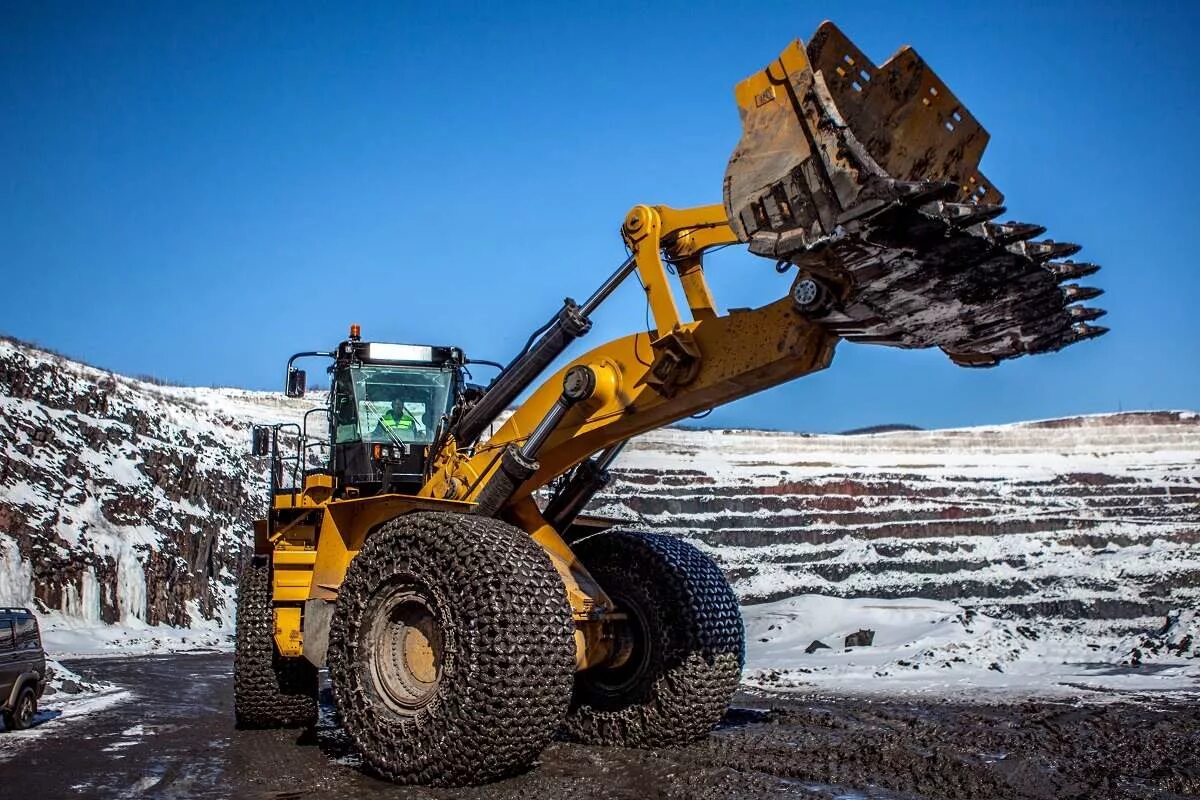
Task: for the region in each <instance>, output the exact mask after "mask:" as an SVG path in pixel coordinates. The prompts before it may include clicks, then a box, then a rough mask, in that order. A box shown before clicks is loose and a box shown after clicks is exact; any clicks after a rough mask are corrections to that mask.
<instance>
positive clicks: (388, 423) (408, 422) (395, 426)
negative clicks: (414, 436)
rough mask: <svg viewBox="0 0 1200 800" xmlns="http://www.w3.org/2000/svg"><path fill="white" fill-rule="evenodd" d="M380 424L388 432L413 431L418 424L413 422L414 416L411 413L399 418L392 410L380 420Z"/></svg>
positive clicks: (385, 413)
mask: <svg viewBox="0 0 1200 800" xmlns="http://www.w3.org/2000/svg"><path fill="white" fill-rule="evenodd" d="M379 422H380V424H382V425H383V427H385V428H387V429H388V430H402V431H411V430H412V429H413V428H414V427H415V426H416V422H414V421H413V418H412V415H411V414H410V413H409V412H407V411H406V412H404V414H403V415H402V416H400V417H399V418H397V417H396V416H395V415H394V414H393V413H392V410H391V409H390V408H389V409H388V410H387V411H385V412H384V414H383V416H382V417H380V418H379Z"/></svg>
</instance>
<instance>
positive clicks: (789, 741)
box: [0, 655, 1200, 800]
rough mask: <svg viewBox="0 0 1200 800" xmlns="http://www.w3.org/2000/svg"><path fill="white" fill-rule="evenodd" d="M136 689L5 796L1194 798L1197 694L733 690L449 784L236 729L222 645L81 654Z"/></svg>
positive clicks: (28, 750)
mask: <svg viewBox="0 0 1200 800" xmlns="http://www.w3.org/2000/svg"><path fill="white" fill-rule="evenodd" d="M70 666H71V667H72V668H73V669H75V670H76V671H78V672H81V673H84V674H85V675H87V676H94V677H96V678H102V679H105V680H109V681H113V682H115V683H118V684H121V685H123V686H127V687H129V688H130V689H131V690H132V692H133V699H131V700H130V701H128V702H125V703H122V704H120V705H117V706H115V707H113V708H112V709H110V710H108V711H105V712H101V713H98V714H96V715H93V716H89V717H83V718H76V719H65V718H64V719H59V720H56V719H51V720H48V721H46V722H44V723H43V724H42V727H43V729H42V730H41V731H40V733H39V735H36V736H32V737H28V738H21V739H20V740H19V741H18V740H16V739H13V740H10V741H8V742H4V740H3V734H0V789H2V791H0V796H4V797H14V798H43V797H44V798H63V797H86V798H124V797H163V798H224V797H230V798H239V799H240V798H274V799H275V800H305V799H306V798H314V799H315V798H322V800H324V798H335V797H336V798H346V799H347V800H353V799H354V798H472V800H474V799H476V798H478V799H480V800H482V798H488V799H489V800H490V799H491V798H536V800H551V799H552V798H559V797H564V798H565V797H569V798H573V799H574V798H578V800H587V799H588V798H680V799H682V798H727V797H736V798H776V797H780V798H782V797H787V798H887V799H889V800H899V799H901V798H904V799H905V800H907V799H909V798H1004V797H1014V798H1107V797H1136V798H1180V797H1198V796H1200V710H1197V708H1198V706H1197V703H1196V702H1195V700H1197V699H1200V695H1198V696H1197V697H1196V698H1192V699H1191V701H1185V700H1178V699H1176V700H1165V699H1151V698H1137V699H1131V700H1127V701H1123V702H1116V703H1107V704H1096V703H1094V702H1093V701H1082V700H1081V701H1077V702H1045V701H1037V702H1022V703H1010V704H998V705H972V704H964V703H959V702H947V701H937V700H927V699H920V700H914V699H883V700H879V699H876V700H871V699H864V698H850V697H830V696H819V695H812V696H801V695H787V696H780V695H769V696H768V695H758V696H751V695H739V697H738V698H737V699H736V702H735V707H734V708H733V709H732V710H731V711H730V713H729V714H728V715H727V717H726V720H725V722H724V724H723V725H722V726H721V728H720V729H719V730H717V731H716V732H715V733H714V734H713V735H712V736H711V737H709V738H708V739H707V740H705V741H703V742H700V743H698V744H695V745H693V746H690V747H686V748H677V749H674V748H673V749H664V750H654V751H639V750H624V749H617V748H596V747H581V746H578V745H572V744H566V743H555V744H553V745H551V746H550V747H549V748H548V749H547V750H546V751H545V753H544V754H543V757H542V759H541V761H540V763H539V764H538V765H537V766H536V767H535V768H534V769H532V770H531V771H529V772H528V773H526V774H524V775H521V776H519V777H517V778H514V779H511V780H508V781H505V782H502V783H499V784H494V785H491V786H488V787H482V788H479V789H472V790H463V791H450V790H430V789H421V788H404V787H396V786H392V785H390V784H385V783H383V782H381V781H378V780H376V779H375V778H372V777H371V776H370V775H368V774H366V773H364V772H363V770H362V769H361V761H360V759H359V758H358V756H357V754H356V753H354V751H353V749H352V748H351V747H350V746H349V744H348V742H347V741H346V739H345V737H344V736H342V735H341V732H340V731H339V730H338V728H337V727H336V726H335V725H334V720H333V714H332V709H331V708H330V707H329V696H328V691H326V692H325V694H324V703H325V708H324V710H323V713H322V721H321V724H320V726H319V727H318V729H317V730H316V731H315V732H308V733H297V732H283V731H265V732H264V731H235V730H234V729H233V724H232V719H233V697H232V689H231V685H232V682H231V679H230V674H231V671H232V658H231V657H229V656H227V655H203V656H199V655H191V656H172V657H154V658H151V657H144V658H138V659H123V660H101V661H84V662H74V663H72V664H71V665H70Z"/></svg>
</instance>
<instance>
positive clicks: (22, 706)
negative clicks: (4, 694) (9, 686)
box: [4, 686, 37, 731]
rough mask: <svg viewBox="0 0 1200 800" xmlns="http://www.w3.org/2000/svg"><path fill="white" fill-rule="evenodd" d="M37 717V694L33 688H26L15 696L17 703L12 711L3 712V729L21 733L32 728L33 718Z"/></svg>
mask: <svg viewBox="0 0 1200 800" xmlns="http://www.w3.org/2000/svg"><path fill="white" fill-rule="evenodd" d="M36 715H37V694H36V693H35V692H34V691H33V687H31V686H26V687H25V688H24V689H22V690H21V691H20V693H19V694H18V695H17V702H16V703H15V704H13V709H12V711H5V712H4V729H5V730H9V731H23V730H26V729H27V728H30V727H32V726H33V718H34V717H35V716H36Z"/></svg>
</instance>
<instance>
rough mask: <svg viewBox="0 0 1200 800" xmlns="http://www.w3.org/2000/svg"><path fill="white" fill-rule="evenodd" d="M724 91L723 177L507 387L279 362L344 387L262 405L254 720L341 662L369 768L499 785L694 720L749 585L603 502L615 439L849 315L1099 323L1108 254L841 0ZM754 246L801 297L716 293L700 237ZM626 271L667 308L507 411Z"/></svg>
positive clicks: (1069, 328)
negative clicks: (741, 303)
mask: <svg viewBox="0 0 1200 800" xmlns="http://www.w3.org/2000/svg"><path fill="white" fill-rule="evenodd" d="M734 94H735V99H736V102H737V106H738V109H739V112H740V114H741V121H742V128H743V132H742V137H741V140H740V141H739V142H738V144H737V146H736V148H735V149H734V151H733V155H732V157H731V158H730V160H729V164H728V168H727V171H726V174H725V179H724V191H723V202H721V203H719V204H714V205H710V206H703V207H699V208H688V209H676V208H671V207H668V206H663V205H655V206H651V205H638V206H635V207H634V208H632V209H631V210H630V211H629V213H628V214H627V215H626V216H625V219H624V223H623V225H622V229H621V234H622V238H623V240H624V244H625V247H626V249H627V253H628V258H627V259H625V260H624V261H623V263H621V265H620V266H619V267H618V268H617V269H616V271H615V272H613V273H612V274H611V275H610V276H609V277H608V278H607V279H605V280H604V281H603V282H602V283H600V285H599V286H598V287H597V288H595V290H594V291H593V292H592V294H591V295H590V296H588V297H587V298H586V299H585V300H584V301H583V302H579V303H577V302H575V301H574V300H572V299H567V300H565V301H564V303H563V306H562V307H561V308H560V309H558V310H557V311H556V312H555V313H554V314H553V316H552V317H551V318H550V319H549V320H548V321H547V322H546V323H545V324H544V325H543V326H541V327H540V328H539V329H537V330H536V331H534V332H533V334H532V335H531V336H530V337H529V340H528V342H527V343H526V344H525V346H524V347H523V348H522V349H521V351H520V352H519V353H517V354H516V355H515V356H513V357H512V359H511V360H510V361H509V362H508V363H507V364H506V365H500V364H494V366H496V367H501V369H500V372H499V373H498V375H497V377H496V378H495V379H494V380H492V381H491V383H490V384H489V385H488V386H486V387H482V386H476V385H473V384H472V383H470V382H469V380H468V377H467V375H468V372H467V370H468V366H469V365H471V364H473V363H477V362H474V361H472V360H471V359H470V358H468V357H467V356H466V355H465V354H464V353H463V351H462V350H460V349H458V348H455V347H450V346H427V345H413V344H394V343H381V342H371V341H365V340H364V339H363V338H362V336H361V332H360V330H359V328H358V327H357V326H352V327H351V331H350V335H349V337H348V338H347V339H346V340H345V341H343V342H341V343H340V344H339V345H338V346H337V348H336V349H334V350H331V351H320V352H318V351H310V352H304V353H298V354H296V355H295V356H293V357H292V358H291V359H290V360H289V362H288V367H287V394H288V395H289V396H291V397H299V396H302V395H303V394H304V392H305V384H306V373H305V371H304V370H302V369H300V368H298V367H297V362H298V361H299V360H301V359H312V358H323V359H327V360H328V372H329V376H330V389H329V394H328V402H327V403H326V404H325V405H324V406H321V407H318V408H314V409H313V410H312V411H310V412H308V414H307V415H306V416H305V424H304V425H302V426H301V425H292V426H288V425H274V426H260V427H256V428H255V430H254V436H253V448H254V452H255V453H256V454H257V455H260V456H263V457H267V458H269V459H270V465H271V469H270V475H271V498H270V506H269V509H268V512H267V514H266V516H265V518H263V519H261V520H259V521H257V522H256V523H255V529H254V551H253V556H252V559H251V561H250V564H249V566H248V567H247V569H246V571H245V573H244V575H243V577H242V583H241V587H240V592H239V597H238V609H237V611H238V616H237V652H236V658H235V706H236V717H237V722H238V724H239V725H241V726H244V727H280V726H305V725H312V724H314V722H315V719H316V715H317V680H318V669H319V668H322V667H325V668H327V669H328V675H329V680H330V682H331V684H332V691H333V699H334V701H335V703H336V707H337V711H338V715H339V718H340V721H341V724H342V725H343V726H344V728H345V730H346V732H347V733H348V735H349V737H350V739H351V740H352V741H353V742H354V744H355V745H356V746H357V748H358V749H359V750H360V751H361V753H362V756H363V758H364V759H365V762H366V764H367V765H368V766H369V767H370V769H372V770H373V771H374V772H375V773H377V774H378V775H380V776H382V777H384V778H387V779H390V780H392V781H396V782H401V783H422V784H430V785H464V784H478V783H483V782H488V781H493V780H496V779H499V778H502V777H504V776H507V775H511V774H514V773H515V772H518V771H520V770H522V769H526V768H527V767H528V766H529V765H530V763H531V762H532V761H533V760H534V759H535V758H536V757H537V755H538V753H539V752H540V751H541V750H542V748H543V747H544V746H545V745H546V744H547V742H549V741H550V739H551V738H552V737H554V736H556V735H560V736H564V737H566V738H568V739H571V740H575V741H579V742H586V743H590V744H613V745H623V746H632V747H658V746H664V745H673V744H679V743H685V742H689V741H692V740H695V739H697V738H699V737H703V736H705V735H707V734H708V732H709V731H710V730H711V729H712V727H713V726H714V725H715V724H716V723H717V722H718V720H719V719H720V718H721V716H722V714H723V712H724V710H725V708H726V705H727V703H728V702H729V700H730V698H731V696H732V694H733V692H734V690H735V688H736V687H737V685H738V680H739V676H740V673H741V669H742V665H743V656H744V634H743V628H742V622H741V617H740V615H739V611H738V602H737V598H736V597H735V596H734V594H733V592H732V591H731V590H730V587H729V585H728V583H727V582H726V580H725V578H724V576H723V575H722V573H721V570H720V569H719V568H718V567H717V565H716V564H715V563H714V562H713V561H712V559H710V558H709V557H708V556H707V555H705V554H704V553H703V552H701V551H700V550H698V549H697V548H696V547H694V546H692V545H691V544H689V543H687V542H685V541H682V540H680V539H678V538H674V537H671V536H665V535H661V534H655V533H650V532H633V531H628V530H623V529H619V528H618V527H616V526H615V524H614V522H613V521H611V520H606V519H603V518H598V517H594V516H589V515H587V514H585V513H583V512H584V509H585V507H586V506H587V504H588V502H589V500H590V499H591V498H592V497H593V495H595V494H596V492H597V491H599V490H600V489H602V488H603V487H604V486H605V485H606V484H607V483H608V482H609V480H610V467H611V465H612V464H613V462H614V460H615V459H616V458H617V456H618V453H619V452H620V450H621V447H622V446H623V445H624V444H625V443H626V442H627V441H628V440H629V439H630V438H631V437H633V436H637V435H638V434H641V433H645V432H646V431H650V430H653V429H655V428H658V427H660V426H663V425H669V424H671V423H674V422H677V421H679V420H683V419H686V418H688V417H690V416H692V415H695V414H697V413H700V412H704V411H707V410H708V409H711V408H713V407H714V406H717V405H720V404H722V403H727V402H729V401H732V400H736V399H738V398H741V397H745V396H747V395H750V394H753V393H755V392H758V391H761V390H763V389H766V388H768V387H771V386H776V385H778V384H781V383H784V382H785V381H790V380H793V379H796V378H799V377H801V376H804V375H808V374H810V373H812V372H815V371H817V370H820V369H824V368H825V367H826V366H828V365H829V363H830V361H831V359H832V358H833V354H834V349H835V347H836V345H837V344H838V342H839V341H840V340H843V339H847V340H850V341H858V342H868V343H875V344H883V345H891V346H895V347H902V348H924V347H938V348H940V349H941V350H942V351H944V352H945V353H946V355H947V356H948V357H949V358H950V359H951V360H952V361H953V362H954V363H956V364H959V365H962V366H966V367H987V366H992V365H995V364H997V363H999V362H1000V361H1003V360H1005V359H1009V358H1015V357H1018V356H1022V355H1027V354H1035V353H1043V352H1049V351H1054V350H1058V349H1060V348H1062V347H1065V346H1067V345H1070V344H1072V343H1075V342H1078V341H1081V340H1084V339H1089V338H1092V337H1095V336H1098V335H1100V334H1102V333H1104V332H1105V329H1104V328H1101V327H1098V326H1095V325H1091V324H1090V322H1091V321H1092V320H1094V319H1095V318H1096V317H1098V316H1100V315H1101V314H1102V313H1103V312H1102V311H1100V310H1098V309H1090V308H1086V307H1083V306H1081V305H1078V304H1077V303H1076V301H1079V300H1084V299H1087V298H1090V297H1093V296H1095V295H1097V294H1099V290H1097V289H1091V288H1083V287H1080V286H1078V285H1076V284H1074V283H1070V282H1069V281H1072V280H1073V279H1075V278H1077V277H1080V276H1084V275H1087V274H1089V273H1092V272H1094V271H1095V270H1096V269H1097V267H1096V266H1095V265H1092V264H1087V263H1081V262H1076V261H1071V260H1066V257H1067V256H1070V255H1073V254H1074V253H1075V252H1076V251H1077V250H1078V249H1079V248H1078V246H1076V245H1073V244H1067V243H1062V242H1056V241H1052V240H1039V239H1037V238H1036V237H1038V236H1039V235H1040V234H1041V233H1042V230H1043V229H1042V228H1040V227H1038V226H1036V225H1031V224H1025V223H1020V222H998V221H997V219H998V218H999V217H1000V216H1001V215H1002V214H1003V213H1004V208H1003V206H1002V195H1001V193H1000V192H999V190H998V189H997V188H996V186H995V185H994V184H992V183H991V181H989V180H988V179H987V178H986V177H984V175H983V173H982V172H980V170H979V161H980V158H981V156H982V154H983V150H984V147H985V145H986V143H987V139H988V134H987V132H986V131H985V130H984V129H983V128H982V127H981V126H980V124H979V123H978V122H977V121H976V120H975V118H974V117H973V116H972V115H971V114H970V112H968V111H967V109H966V108H965V107H964V106H963V105H962V103H960V102H959V100H958V99H957V98H956V97H955V96H954V94H953V93H952V92H951V91H950V90H949V88H947V87H946V85H945V84H944V83H942V82H941V80H939V78H938V77H937V75H935V74H934V72H933V71H932V70H931V69H930V68H929V67H928V66H927V65H926V64H925V62H924V61H923V60H922V59H921V58H920V57H919V56H918V55H917V54H916V52H915V51H913V50H912V49H911V48H907V47H906V48H902V49H901V50H899V51H898V52H897V53H896V54H895V55H893V56H892V57H891V58H890V59H888V60H887V61H886V62H884V63H883V64H882V65H878V66H877V65H875V64H874V63H873V62H871V60H870V59H868V58H867V57H866V56H865V55H864V54H863V53H862V52H861V51H859V50H858V48H856V47H855V46H854V45H853V44H852V43H851V42H850V41H849V40H848V39H847V38H846V37H845V36H844V35H843V34H842V33H841V31H839V30H838V29H837V28H836V27H835V26H834V25H832V24H831V23H828V22H827V23H824V24H822V25H821V26H820V28H819V29H818V30H817V32H816V34H815V35H814V36H813V37H812V38H811V39H810V40H809V41H808V43H807V44H804V43H802V42H800V41H796V42H793V43H792V44H790V45H789V46H788V47H787V48H786V49H785V50H784V51H783V52H782V53H781V54H780V56H779V57H778V58H777V59H775V60H774V61H772V62H771V63H770V64H768V65H767V67H766V68H765V69H764V70H762V71H761V72H759V73H757V74H754V75H752V76H750V77H749V78H747V79H746V80H744V81H742V82H741V83H740V84H738V85H737V87H736V89H735V93H734ZM738 243H741V244H745V245H746V246H747V247H748V248H749V250H750V251H751V252H753V253H755V254H757V255H759V256H762V257H763V258H764V259H766V261H764V265H765V266H766V268H767V269H771V265H773V266H774V269H775V271H776V272H777V274H778V280H779V285H780V293H779V297H778V298H777V299H774V300H773V301H771V302H768V303H767V304H766V305H763V306H761V307H758V308H744V309H729V310H727V311H725V312H722V311H720V310H719V308H718V305H717V302H716V300H715V299H714V297H713V295H712V293H711V291H710V289H709V287H708V284H707V282H706V280H705V272H704V255H705V253H707V252H710V251H712V250H713V249H714V248H718V247H724V246H728V245H733V244H738ZM631 276H636V279H637V280H638V281H639V283H640V285H641V286H642V288H643V289H644V291H645V293H646V298H647V303H648V307H649V311H650V313H651V314H652V315H653V324H652V325H651V326H650V328H649V330H636V331H635V332H633V333H631V334H629V335H627V336H624V337H621V338H618V339H615V340H613V341H610V342H606V343H604V344H601V345H600V346H598V347H596V348H595V349H593V350H590V351H589V352H586V353H584V354H582V355H579V356H577V357H575V358H573V359H571V360H569V361H568V362H567V363H566V364H565V365H564V366H562V367H561V368H559V369H557V371H556V372H554V373H553V374H552V375H551V376H550V377H549V378H547V379H546V380H545V381H544V382H542V383H541V384H540V386H538V388H535V389H533V390H532V392H530V393H529V394H528V396H527V397H526V399H525V400H524V401H522V402H520V403H519V404H517V405H516V407H515V410H512V411H511V414H509V415H508V416H507V417H506V416H505V414H506V412H508V411H509V410H510V409H511V408H512V407H513V406H514V404H516V403H517V401H518V398H520V397H522V396H523V395H525V393H526V392H527V391H528V390H530V388H531V387H532V386H533V385H534V383H535V381H537V380H538V379H539V378H540V377H541V376H542V375H543V373H545V372H547V371H548V369H549V368H550V367H551V365H552V364H554V363H555V362H557V361H558V360H559V357H560V356H561V355H563V354H564V352H565V351H566V350H567V348H568V347H569V346H570V345H571V344H572V343H573V342H574V341H575V340H576V339H579V338H581V337H583V336H585V335H586V334H587V333H588V329H589V328H590V327H591V324H592V317H593V315H594V314H595V313H596V311H597V309H598V308H599V307H600V306H601V305H602V304H603V303H604V301H605V299H606V298H608V297H609V296H610V294H611V293H612V292H613V291H614V290H615V289H616V288H617V287H618V286H619V285H620V284H621V283H622V282H623V281H626V280H627V279H629V278H630V277H631ZM671 276H674V277H677V278H678V284H679V286H681V287H682V290H683V299H684V301H685V304H686V310H681V307H680V305H679V304H678V303H677V299H676V293H675V290H674V289H673V283H674V280H673V278H672V277H671ZM309 422H312V423H313V426H314V430H315V429H320V431H321V433H322V434H323V435H324V436H323V437H318V436H316V435H315V434H314V436H309V431H308V428H309V424H308V423H309ZM319 438H325V442H326V443H327V450H328V456H327V457H322V458H315V459H314V458H311V457H310V452H309V450H310V447H311V446H312V445H313V444H314V441H316V440H318V439H319ZM314 462H315V463H314Z"/></svg>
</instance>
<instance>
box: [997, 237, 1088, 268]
mask: <svg viewBox="0 0 1200 800" xmlns="http://www.w3.org/2000/svg"><path fill="white" fill-rule="evenodd" d="M1008 249H1009V250H1011V251H1012V252H1014V253H1017V254H1019V255H1023V256H1026V257H1027V258H1031V259H1033V260H1034V261H1036V262H1038V263H1039V264H1040V263H1042V262H1045V261H1049V260H1050V259H1052V258H1064V257H1066V256H1073V255H1075V254H1076V253H1078V252H1079V251H1080V250H1082V249H1083V248H1082V247H1080V246H1079V245H1077V244H1072V243H1071V242H1056V241H1054V240H1053V239H1045V240H1043V241H1040V242H1017V243H1016V244H1014V245H1012V246H1010V247H1009V248H1008Z"/></svg>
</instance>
